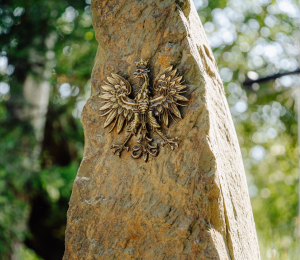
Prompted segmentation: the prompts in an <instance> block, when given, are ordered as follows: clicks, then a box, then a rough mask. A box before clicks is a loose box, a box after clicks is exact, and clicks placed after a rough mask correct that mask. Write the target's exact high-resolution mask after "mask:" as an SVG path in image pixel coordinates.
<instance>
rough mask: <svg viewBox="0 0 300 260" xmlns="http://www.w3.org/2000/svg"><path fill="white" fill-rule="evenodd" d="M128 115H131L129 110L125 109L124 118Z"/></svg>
mask: <svg viewBox="0 0 300 260" xmlns="http://www.w3.org/2000/svg"><path fill="white" fill-rule="evenodd" d="M128 113H129V110H128V109H125V110H124V116H125V117H127V115H128Z"/></svg>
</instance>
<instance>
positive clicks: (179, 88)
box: [175, 85, 186, 91]
mask: <svg viewBox="0 0 300 260" xmlns="http://www.w3.org/2000/svg"><path fill="white" fill-rule="evenodd" d="M175 88H176V89H177V90H179V91H180V90H183V89H185V88H186V86H183V85H178V86H175Z"/></svg>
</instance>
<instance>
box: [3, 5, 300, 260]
mask: <svg viewBox="0 0 300 260" xmlns="http://www.w3.org/2000/svg"><path fill="white" fill-rule="evenodd" d="M194 3H195V5H196V7H197V9H198V13H199V15H200V18H201V20H202V23H203V25H204V29H205V31H206V33H207V36H208V39H209V42H210V45H211V47H212V49H213V51H214V55H215V58H216V60H217V63H218V65H219V69H220V74H221V76H222V78H223V81H224V85H225V89H226V92H227V94H228V102H229V106H230V109H231V113H232V116H233V119H234V122H235V125H236V129H237V133H238V138H239V142H240V145H241V152H242V155H243V158H244V164H245V168H246V172H247V179H248V185H249V193H250V196H251V200H252V207H253V210H254V217H255V221H256V226H257V231H258V235H259V242H260V249H261V253H262V259H296V256H297V255H296V242H295V241H296V229H295V227H296V221H297V219H296V216H297V196H298V194H297V192H298V191H297V180H298V168H297V156H298V151H297V120H296V113H295V102H294V97H295V90H296V89H295V87H296V83H297V82H300V80H299V76H297V75H292V76H284V77H282V78H280V79H277V80H276V81H274V82H268V83H265V84H260V85H258V84H253V85H252V86H251V87H249V88H245V87H243V82H244V81H245V79H246V77H249V78H250V79H256V78H258V77H263V76H267V75H272V74H275V73H277V72H283V71H292V70H295V69H297V68H298V66H299V65H298V62H297V58H296V57H297V55H298V52H299V50H298V49H297V48H296V30H297V28H299V24H298V23H297V20H296V18H297V16H299V15H300V12H299V8H298V7H297V5H296V1H295V0H276V1H275V0H228V1H225V0H215V1H207V0H194ZM96 50H97V42H96V40H95V39H94V31H93V28H92V14H91V11H90V0H73V1H71V0H67V1H54V0H48V1H45V0H35V1H33V0H27V1H25V0H14V1H5V0H0V124H1V128H0V153H1V156H0V258H1V260H2V259H4V260H6V259H12V258H13V259H22V260H23V259H24V260H29V259H31V260H33V259H46V260H48V259H49V260H50V259H51V260H54V259H61V258H62V255H63V251H64V230H65V224H66V211H67V208H68V200H69V197H70V194H71V189H72V184H73V180H74V178H75V176H76V171H77V169H78V166H79V163H80V160H81V158H82V152H83V130H82V125H81V122H80V119H79V118H80V113H81V110H82V108H83V106H84V104H85V102H86V100H87V98H88V97H89V95H90V74H91V70H92V67H93V62H94V60H93V59H94V57H95V53H96Z"/></svg>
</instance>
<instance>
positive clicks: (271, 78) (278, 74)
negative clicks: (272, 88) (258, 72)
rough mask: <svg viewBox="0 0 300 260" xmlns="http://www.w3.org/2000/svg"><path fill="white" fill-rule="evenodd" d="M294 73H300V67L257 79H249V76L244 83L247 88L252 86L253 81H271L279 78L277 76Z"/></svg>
mask: <svg viewBox="0 0 300 260" xmlns="http://www.w3.org/2000/svg"><path fill="white" fill-rule="evenodd" d="M292 74H300V68H298V69H296V70H294V71H288V72H283V73H276V74H274V75H271V76H268V77H263V78H259V79H256V80H252V79H249V78H247V79H246V80H245V81H244V83H243V85H244V86H245V87H247V88H249V87H251V86H252V84H253V83H262V82H266V81H269V80H274V79H277V78H280V77H282V76H286V75H292Z"/></svg>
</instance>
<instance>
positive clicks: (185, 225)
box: [64, 0, 260, 260]
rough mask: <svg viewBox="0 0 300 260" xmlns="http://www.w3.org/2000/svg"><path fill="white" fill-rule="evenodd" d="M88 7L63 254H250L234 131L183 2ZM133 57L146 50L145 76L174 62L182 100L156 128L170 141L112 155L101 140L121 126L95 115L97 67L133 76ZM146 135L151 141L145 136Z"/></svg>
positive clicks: (248, 213)
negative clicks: (79, 135)
mask: <svg viewBox="0 0 300 260" xmlns="http://www.w3.org/2000/svg"><path fill="white" fill-rule="evenodd" d="M92 11H93V15H94V21H93V22H94V28H95V32H96V38H97V40H98V42H99V48H98V52H97V54H96V58H95V66H94V69H93V73H92V96H91V98H90V99H89V100H88V102H87V104H86V105H85V108H84V109H83V112H82V122H83V125H84V129H85V153H84V158H83V160H82V163H81V166H80V169H79V171H78V173H77V177H76V179H75V182H74V187H73V193H72V197H71V200H70V208H69V211H68V223H67V230H66V251H65V256H64V259H65V260H74V259H172V260H174V259H178V260H179V259H203V260H204V259H236V260H241V259H260V256H259V249H258V244H257V238H256V232H255V225H254V221H253V216H252V210H251V205H250V200H249V196H248V190H247V184H246V178H245V172H244V168H243V163H242V158H241V154H240V149H239V145H238V141H237V137H236V133H235V130H234V126H233V123H232V119H231V116H230V112H229V109H228V105H227V101H226V98H225V94H224V90H223V85H222V81H221V79H220V76H219V73H218V70H217V66H216V63H215V61H214V58H213V55H212V52H211V49H210V47H209V45H208V42H207V39H206V36H205V33H204V30H203V28H202V25H201V22H200V20H199V17H198V14H197V12H196V9H195V7H194V6H193V4H190V2H188V1H172V0H162V1H153V0H152V1H150V0H145V1H139V0H133V1H125V0H110V1H105V0H94V1H92ZM141 58H142V59H144V60H146V59H149V64H150V69H151V72H152V74H150V77H151V79H150V85H151V83H152V81H153V78H154V77H155V76H156V75H157V74H158V73H159V72H160V71H161V70H163V69H165V68H167V67H168V66H170V65H173V66H174V67H176V68H177V69H178V71H179V73H180V75H183V79H184V80H185V84H186V86H187V89H188V92H187V94H186V96H187V98H188V99H189V102H188V106H187V107H184V108H183V109H182V110H181V114H182V115H183V119H182V120H181V121H180V122H179V123H177V124H175V123H174V122H172V123H171V125H170V128H169V129H166V128H163V129H162V131H163V132H164V133H165V134H167V135H170V136H178V137H179V138H180V140H181V141H180V145H179V148H176V150H175V151H172V150H171V149H169V147H167V146H165V147H160V154H159V156H158V157H156V158H153V157H151V158H150V159H149V161H148V163H145V162H144V161H143V160H134V159H132V158H131V153H130V152H128V153H123V154H122V157H121V158H119V157H117V156H114V155H113V154H112V151H111V149H110V146H111V145H112V144H113V143H115V142H120V141H121V140H122V139H124V131H123V132H122V133H121V134H120V135H118V134H117V133H116V130H115V131H113V132H112V133H109V131H108V130H107V129H104V128H103V123H104V120H105V119H104V118H103V117H100V116H99V108H100V107H101V104H100V103H99V101H100V98H99V97H98V96H99V92H100V86H101V85H103V84H104V80H105V79H106V76H108V75H109V74H110V73H112V72H115V73H119V74H120V75H122V76H123V77H125V78H127V79H128V80H129V81H130V82H134V79H133V72H134V70H135V64H134V62H137V61H139V60H140V59H141ZM137 84H138V82H136V86H134V88H135V89H134V90H135V91H136V89H137ZM242 105H243V104H241V106H242ZM241 109H242V108H241ZM135 142H136V138H133V139H132V140H131V141H130V143H129V144H130V146H132V145H133V144H134V143H135ZM154 142H156V143H158V144H159V142H160V141H159V139H158V137H155V135H154Z"/></svg>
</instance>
